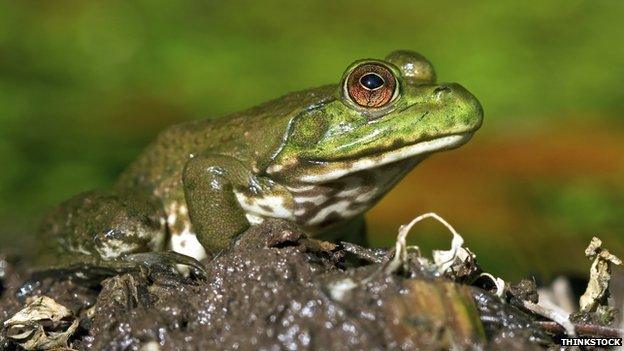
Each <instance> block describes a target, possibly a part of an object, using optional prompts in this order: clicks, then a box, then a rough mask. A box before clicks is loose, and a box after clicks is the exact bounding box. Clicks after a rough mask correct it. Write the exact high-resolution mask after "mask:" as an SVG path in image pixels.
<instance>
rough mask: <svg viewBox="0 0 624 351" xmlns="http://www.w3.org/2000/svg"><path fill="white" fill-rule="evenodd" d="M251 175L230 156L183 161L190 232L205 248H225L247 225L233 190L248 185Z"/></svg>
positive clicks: (211, 156)
mask: <svg viewBox="0 0 624 351" xmlns="http://www.w3.org/2000/svg"><path fill="white" fill-rule="evenodd" d="M252 178H253V174H252V172H251V171H250V170H248V169H247V168H246V167H245V166H244V165H243V163H242V162H241V161H239V160H238V159H236V158H234V157H231V156H226V155H220V154H207V155H199V156H195V157H194V158H193V159H191V160H190V161H189V162H188V163H187V164H186V166H185V168H184V174H183V177H182V180H183V183H184V196H185V199H186V203H187V206H188V211H189V217H190V219H191V223H192V226H193V231H194V232H195V235H196V236H197V239H198V240H199V242H200V243H201V244H202V246H203V247H204V248H205V249H206V251H208V252H211V253H215V252H218V251H220V250H222V249H224V248H226V247H227V246H228V245H229V243H230V239H232V238H234V237H235V236H236V235H238V234H240V233H242V232H243V231H245V230H246V229H247V228H248V227H249V221H248V220H247V218H246V216H245V211H244V210H243V208H242V207H241V206H240V204H239V203H238V200H237V198H236V194H235V192H234V190H235V189H236V188H248V187H249V186H250V183H251V181H252Z"/></svg>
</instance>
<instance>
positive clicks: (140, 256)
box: [121, 251, 206, 280]
mask: <svg viewBox="0 0 624 351" xmlns="http://www.w3.org/2000/svg"><path fill="white" fill-rule="evenodd" d="M121 260H123V262H124V264H128V263H130V264H135V265H138V266H140V267H143V268H145V269H147V270H148V272H147V273H148V275H150V276H152V275H166V276H170V277H174V278H185V273H186V272H188V273H189V276H190V277H191V278H193V279H202V280H203V279H206V270H205V269H204V266H203V265H202V264H201V263H200V262H199V261H197V260H196V259H194V258H193V257H190V256H187V255H183V254H181V253H178V252H175V251H163V252H141V253H135V254H128V255H125V256H122V257H121Z"/></svg>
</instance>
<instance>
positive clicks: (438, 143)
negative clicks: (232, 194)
mask: <svg viewBox="0 0 624 351" xmlns="http://www.w3.org/2000/svg"><path fill="white" fill-rule="evenodd" d="M473 134H474V133H472V132H469V133H462V134H452V135H447V136H443V137H439V138H435V139H431V140H425V141H421V142H418V143H415V144H411V145H407V146H403V147H400V148H398V149H394V150H389V151H385V152H383V153H381V154H376V155H369V156H363V157H359V158H357V159H349V160H338V161H317V160H306V166H305V168H306V169H307V170H306V171H305V172H302V173H301V174H299V175H298V176H297V177H296V180H298V181H300V182H303V183H324V182H328V181H332V180H336V179H339V178H342V177H344V176H346V175H349V174H353V173H356V172H359V171H363V170H367V169H372V168H377V167H380V166H383V165H386V164H389V163H393V162H398V161H401V160H405V159H414V161H416V162H415V163H417V162H418V161H420V160H422V159H424V158H425V157H427V156H428V155H430V154H432V153H434V152H438V151H443V150H450V149H454V148H457V147H459V146H461V145H463V144H465V143H466V142H468V141H469V140H470V138H472V135H473Z"/></svg>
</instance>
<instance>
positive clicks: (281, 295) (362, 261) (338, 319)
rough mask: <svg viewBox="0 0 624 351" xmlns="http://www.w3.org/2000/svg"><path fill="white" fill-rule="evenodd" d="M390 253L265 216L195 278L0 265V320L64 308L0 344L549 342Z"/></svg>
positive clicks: (185, 346)
mask: <svg viewBox="0 0 624 351" xmlns="http://www.w3.org/2000/svg"><path fill="white" fill-rule="evenodd" d="M392 255H393V251H391V250H380V249H365V248H361V247H358V246H355V245H351V244H347V243H342V244H331V243H327V242H321V241H317V240H312V239H308V238H306V237H305V235H304V234H302V233H301V232H300V231H298V229H297V228H295V227H293V226H291V225H290V224H288V223H287V222H282V221H275V220H272V221H267V222H265V224H263V225H261V226H257V227H253V228H252V229H250V230H249V231H247V232H246V233H245V234H244V235H242V236H241V237H240V238H239V239H238V240H237V241H236V242H235V243H234V244H233V245H232V247H231V248H230V249H229V250H226V251H224V252H222V253H221V254H219V255H218V256H217V257H214V258H211V259H207V260H205V261H204V262H202V263H203V264H204V265H205V269H206V276H205V277H204V278H202V279H197V278H184V277H181V276H178V275H172V274H171V273H170V271H169V272H168V271H162V272H159V271H158V270H156V271H154V270H152V271H147V270H140V271H137V272H132V273H126V274H121V275H117V276H113V277H110V278H108V279H106V280H104V281H102V282H101V283H95V284H94V283H90V282H88V281H84V280H80V279H77V277H74V276H72V275H67V276H57V277H47V278H45V279H39V280H35V281H30V282H29V283H26V284H24V280H25V279H24V278H25V277H26V276H25V275H24V274H20V273H19V272H18V271H19V270H18V271H16V269H15V268H14V267H13V266H12V265H10V264H7V262H6V261H0V262H2V264H0V268H1V269H0V278H1V279H2V283H3V290H2V296H1V298H0V320H1V321H3V322H4V321H7V320H8V319H9V318H11V316H14V315H15V314H16V313H17V312H18V311H20V310H22V309H23V308H24V306H25V305H26V304H28V303H29V302H30V303H31V305H32V301H33V298H35V297H41V296H45V297H47V298H50V299H51V300H50V299H48V300H49V301H52V300H53V301H54V302H55V303H54V304H53V306H56V304H58V305H60V306H64V307H65V308H66V309H67V310H68V311H69V312H65V313H61V312H59V313H57V314H58V318H56V319H55V318H49V317H46V318H44V320H37V321H35V322H34V323H35V324H37V325H35V326H31V327H30V328H31V329H20V328H14V329H13V331H7V326H6V323H5V328H4V332H3V336H2V339H0V347H1V348H2V349H4V350H19V349H20V347H22V346H24V345H30V346H32V345H35V344H36V343H35V338H45V337H50V336H56V337H58V338H61V339H62V337H65V338H66V339H67V338H68V341H67V343H68V347H69V348H72V349H77V350H83V349H92V350H145V351H147V350H216V349H227V350H235V349H238V350H311V349H314V350H414V349H423V350H439V349H441V350H445V349H450V348H455V349H481V348H485V347H487V348H490V349H500V350H514V349H542V348H545V347H548V346H549V345H553V344H552V342H553V339H552V337H553V336H554V335H555V334H547V333H546V332H544V331H542V329H540V328H539V327H538V325H537V324H536V323H535V317H533V316H530V315H529V314H527V313H525V312H523V311H521V310H520V309H519V308H516V307H514V306H513V304H510V303H508V302H506V301H505V299H502V298H498V297H496V296H494V295H492V294H490V293H489V292H488V291H485V290H482V289H480V288H477V287H474V286H468V285H462V284H459V283H456V282H453V281H450V280H448V279H446V278H442V277H436V276H435V275H433V274H431V273H427V272H426V270H424V269H423V268H422V267H421V266H420V265H419V264H418V260H411V261H410V264H409V266H408V267H406V268H405V269H403V270H402V271H401V272H400V273H390V274H388V273H385V272H384V270H383V267H384V265H385V264H386V263H387V261H388V260H389V259H390V258H391V257H392ZM48 300H45V301H48ZM38 301H39V304H40V305H41V304H44V302H45V301H43V300H38ZM51 303H52V302H51ZM75 321H77V323H74V322H75ZM72 323H73V324H72ZM14 324H15V323H14ZM15 325H18V324H15ZM72 325H74V327H73V329H71V328H72ZM19 326H20V327H21V325H19ZM32 330H36V331H32ZM68 330H69V331H70V332H71V333H68V332H67V331H68ZM7 333H8V334H7ZM62 333H66V334H62ZM29 341H30V344H28V342H29ZM20 345H22V346H20ZM39 345H42V344H39ZM48 345H49V344H48ZM39 347H40V346H39Z"/></svg>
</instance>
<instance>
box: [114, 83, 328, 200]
mask: <svg viewBox="0 0 624 351" xmlns="http://www.w3.org/2000/svg"><path fill="white" fill-rule="evenodd" d="M334 91H335V86H323V87H319V88H315V89H310V90H305V91H300V92H294V93H290V94H288V95H285V96H282V97H280V98H278V99H275V100H273V101H270V102H267V103H264V104H261V105H258V106H255V107H252V108H250V109H248V110H245V111H242V112H238V113H234V114H231V115H227V116H224V117H222V118H218V119H204V120H199V121H190V122H185V123H181V124H177V125H173V126H171V127H169V128H167V129H165V130H164V131H163V132H161V133H160V134H159V136H158V137H157V138H156V139H155V140H154V141H153V142H152V143H151V144H149V145H148V146H147V147H146V149H145V150H144V151H143V152H142V153H141V154H140V155H139V157H138V158H137V159H136V160H135V161H134V162H133V163H132V164H130V166H129V167H128V168H127V169H126V170H125V171H124V172H123V173H122V174H121V176H120V177H119V179H118V181H117V183H116V190H118V191H129V190H136V189H137V188H138V189H141V190H143V191H147V192H148V193H151V194H153V195H155V196H158V197H168V193H170V192H171V191H172V190H177V192H178V193H179V192H180V189H181V188H182V183H181V182H182V172H183V169H184V166H185V164H186V162H187V161H188V160H189V159H190V158H192V157H194V156H196V155H198V154H201V153H205V152H210V151H217V152H219V153H224V154H228V155H230V156H233V157H236V158H238V159H240V160H241V161H243V162H245V163H248V164H249V166H250V167H255V166H258V165H257V164H258V163H262V161H265V160H266V159H267V158H268V157H270V156H269V155H271V154H272V153H273V152H274V151H275V150H276V149H277V148H278V147H279V144H280V143H281V142H282V138H283V135H284V133H285V132H286V129H287V126H288V122H289V120H290V119H291V118H292V116H293V115H294V114H295V113H297V111H300V110H301V109H305V108H307V107H309V106H313V105H315V104H316V103H320V102H322V101H327V100H328V99H331V98H333V93H334Z"/></svg>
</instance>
